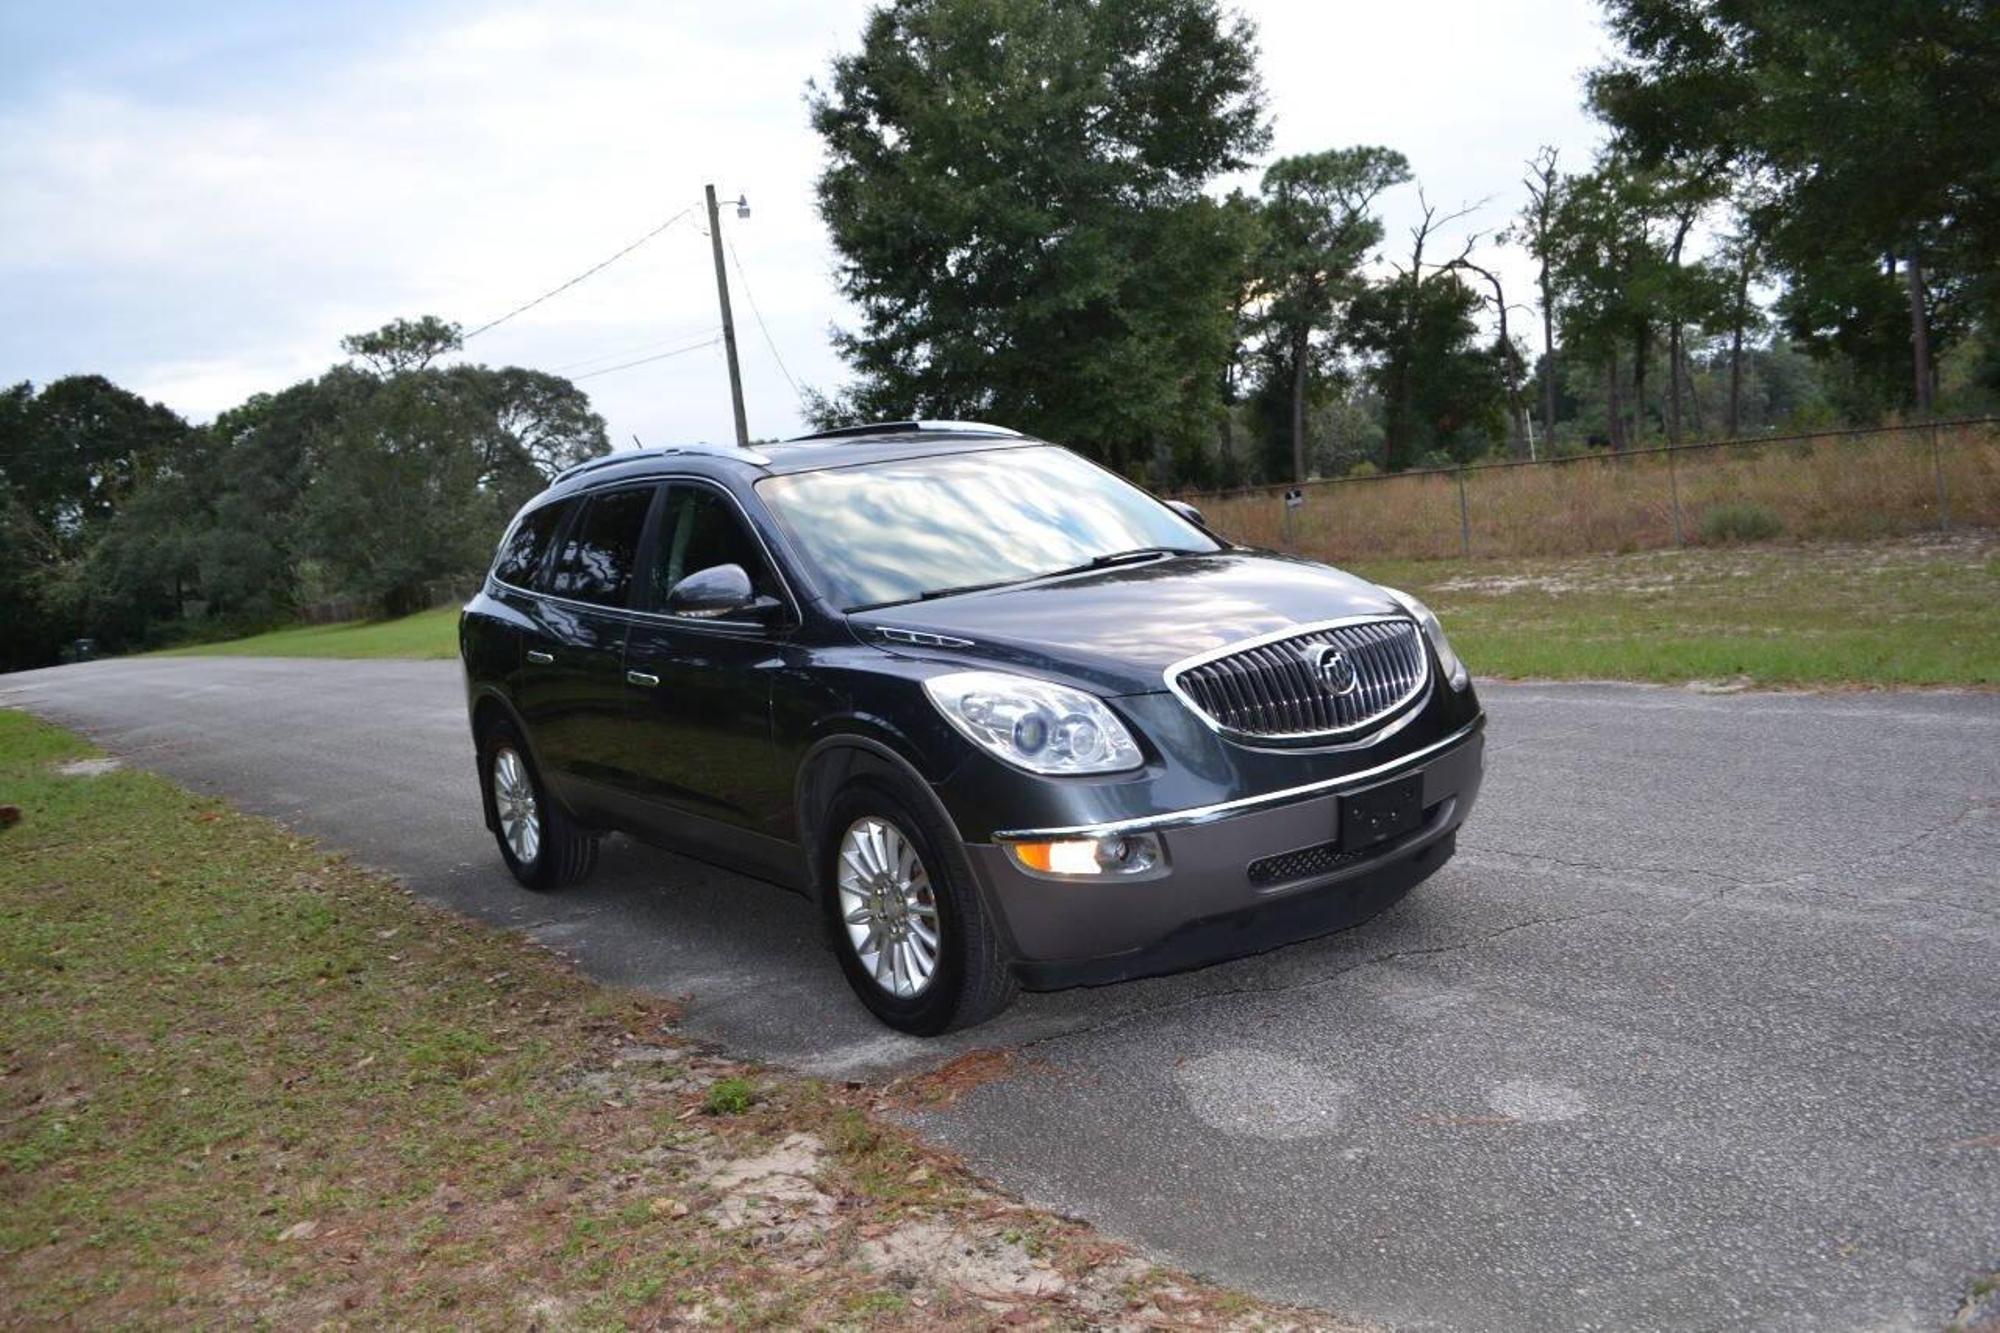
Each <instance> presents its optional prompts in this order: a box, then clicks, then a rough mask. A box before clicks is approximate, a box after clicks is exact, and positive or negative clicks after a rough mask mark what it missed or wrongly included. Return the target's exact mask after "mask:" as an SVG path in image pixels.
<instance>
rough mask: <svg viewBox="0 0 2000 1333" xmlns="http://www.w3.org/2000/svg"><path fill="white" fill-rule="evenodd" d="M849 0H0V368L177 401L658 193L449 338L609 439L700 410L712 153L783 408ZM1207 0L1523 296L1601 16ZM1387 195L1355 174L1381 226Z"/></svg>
mask: <svg viewBox="0 0 2000 1333" xmlns="http://www.w3.org/2000/svg"><path fill="white" fill-rule="evenodd" d="M868 7H869V6H868V4H867V3H866V0H822V2H821V3H804V2H799V3H792V2H789V0H776V2H765V0H740V2H739V3H735V4H715V3H712V2H711V3H704V4H681V3H672V2H662V0H650V2H635V3H619V2H617V0H563V2H562V3H556V2H555V0H515V2H512V3H508V2H506V0H500V2H498V3H495V2H492V0H489V2H488V3H461V2H459V0H417V2H415V3H411V2H409V0H404V3H397V4H389V3H382V2H381V0H344V2H343V3H341V4H338V5H300V4H296V3H277V2H276V0H272V2H269V3H250V2H249V0H76V2H75V3H70V4H65V5H51V4H47V3H43V2H42V0H0V384H11V383H15V382H18V381H20V380H23V379H28V380H33V381H35V382H36V383H45V382H47V381H48V380H51V379H54V378H57V377H59V376H62V375H66V374H72V373H84V372H94V373H99V374H103V375H106V376H108V377H110V378H111V379H112V380H114V381H116V382H117V383H119V384H121V385H124V386H125V387H127V388H130V389H132V390H134V391H136V392H138V393H141V394H143V395H145V396H146V397H148V398H153V399H157V400H159V401H162V402H165V403H166V404H167V405H168V406H170V407H172V408H174V409H175V410H177V411H179V412H181V413H183V414H184V415H186V416H188V417H189V418H191V419H194V420H198V421H200V420H207V419H209V418H211V417H213V416H214V415H215V414H216V413H217V412H218V411H221V410H224V409H226V408H228V407H231V406H233V405H235V404H236V403H239V402H241V401H243V400H244V399H245V398H247V397H248V396H250V395H251V394H253V393H257V392H262V391H275V390H278V389H282V388H284V387H285V386H286V385H288V384H291V383H294V382H296V381H298V380H300V379H305V378H309V377H311V376H314V375H317V374H319V373H320V372H322V371H324V370H325V369H326V368H327V367H328V366H329V365H331V364H333V363H334V362H336V361H338V360H340V359H341V353H340V350H339V345H338V344H339V340H340V338H341V337H342V335H344V334H348V333H354V332H358V331H362V330H367V329H372V328H375V327H378V326H380V325H381V324H383V323H386V322H387V321H389V320H391V319H394V318H397V317H399V316H403V317H415V316H418V315H423V314H435V315H439V316H442V317H444V318H446V319H451V320H456V321H458V322H459V323H460V324H461V325H463V326H464V327H465V328H467V329H473V328H476V327H478V326H479V325H481V324H484V323H486V322H488V321H490V320H492V319H494V318H496V317H498V316H500V315H502V314H505V313H506V312H507V311H509V310H512V309H513V308H515V307H516V306H519V305H521V304H522V303H523V302H526V301H529V300H531V299H533V298H534V297H536V296H538V295H540V294H541V293H543V292H546V291H548V290H549V289H551V288H553V287H555V286H557V285H558V284H560V283H562V282H564V281H566V280H568V279H570V278H572V277H575V276H576V275H577V274H579V273H581V272H583V271H584V270H585V269H588V268H589V267H591V266H592V265H593V264H596V263H597V262H599V261H600V260H603V259H604V258H606V257H607V256H609V255H611V254H613V253H615V252H616V251H618V250H620V249H622V248H623V247H625V246H627V245H629V244H631V243H632V242H633V241H635V240H637V239H638V238H639V237H641V236H643V235H645V234H646V233H648V232H650V231H652V230H653V229H655V228H656V227H659V226H660V225H661V224H662V223H663V222H666V221H668V220H669V219H671V218H674V217H675V216H676V215H679V214H682V213H683V212H685V214H686V215H685V216H684V217H681V218H680V220H679V221H677V222H675V223H674V225H672V226H670V227H668V228H667V229H666V230H665V231H664V232H661V233H660V234H659V235H658V236H656V237H654V238H653V239H651V240H650V241H648V242H646V243H645V244H644V245H642V246H640V247H639V248H638V249H636V250H634V251H633V252H632V253H631V254H630V255H628V256H626V257H625V258H623V259H621V260H619V261H618V262H617V263H615V264H613V265H611V266H610V267H609V268H607V269H605V270H604V271H603V272H602V273H599V274H597V275H595V276H593V277H591V278H589V279H587V280H586V281H584V282H582V283H579V284H578V285H577V286H575V287H574V288H572V289H570V290H568V291H566V292H564V293H562V294H561V295H559V296H556V297H554V298H553V299H551V300H548V301H546V302H544V303H543V304H541V305H538V306H536V307H535V308H534V309H532V310H530V311H528V312H526V313H525V314H522V315H520V316H518V317H516V318H514V319H512V320H509V321H508V322H506V323H504V324H501V325H499V326H498V327H496V328H493V329H492V330H490V331H488V332H486V333H483V334H481V335H479V336H478V337H477V338H475V339H473V340H471V341H470V342H469V343H468V345H467V348H466V356H467V358H468V359H471V360H476V361H483V362H486V363H488V364H494V365H502V364H513V365H523V366H529V367H533V368H536V369H540V370H548V371H555V372H558V373H563V374H567V375H568V376H570V377H571V378H572V379H575V380H577V381H578V383H579V385H580V387H582V388H583V389H585V390H586V391H588V392H589V394H590V395H591V399H592V401H593V403H594V405H595V406H596V408H597V410H598V411H599V412H601V413H603V415H604V416H605V418H606V420H607V422H608V424H609V428H610V432H611V438H612V441H613V443H614V444H615V445H618V446H623V447H629V446H630V445H631V443H632V442H633V440H635V439H637V440H639V441H642V442H643V443H646V444H649V445H650V444H664V443H670V442H685V441H692V440H728V439H730V438H732V426H731V420H730V407H729V394H728V382H727V375H726V370H725V367H724V362H723V359H722V352H721V349H720V347H719V346H717V345H714V344H713V342H712V339H713V338H714V335H715V334H716V332H717V330H718V326H719V323H720V320H719V317H718V312H717V306H716V296H715V285H714V267H713V261H712V259H711V256H710V250H709V244H708V240H707V238H706V234H705V220H704V217H703V211H702V209H701V207H700V205H701V199H702V186H703V185H704V184H707V183H713V184H714V185H715V186H716V187H717V189H718V192H719V193H720V194H721V195H722V196H723V198H724V199H725V200H734V199H735V198H737V197H738V196H739V195H741V196H744V197H747V199H748V201H749V204H750V210H751V212H750V216H749V217H748V218H747V219H739V218H737V217H736V215H735V210H734V209H733V208H731V207H725V208H724V210H723V221H722V232H723V235H724V237H725V238H726V239H727V241H728V243H729V245H730V247H731V249H732V251H733V256H732V260H731V263H730V274H729V276H730V283H731V288H732V295H733V297H734V298H735V306H736V317H737V339H738V345H739V348H740V351H741V356H742V362H743V379H744V391H745V397H746V400H747V403H748V415H749V419H750V431H751V434H752V435H753V436H755V437H766V438H767V437H772V436H782V435H789V434H794V433H797V432H798V431H800V430H802V429H804V428H805V425H804V421H803V416H802V413H801V402H800V398H799V396H798V394H797V393H796V392H795V390H794V383H796V384H797V385H799V386H802V387H805V386H811V387H818V388H820V389H831V388H835V387H837V386H838V385H839V384H840V383H841V382H842V380H843V378H844V375H843V367H842V365H841V362H840V360H839V358H838V357H837V356H836V355H835V354H834V352H833V350H832V348H831V346H830V344H829V339H828V333H829V331H830V330H831V329H833V328H835V327H841V326H845V325H847V324H849V323H851V322H852V321H851V312H850V311H849V310H848V309H847V308H846V307H845V306H844V304H843V302H842V300H841V298H840V295H839V293H838V291H837V289H836V286H835V281H834V264H835V257H834V255H833V252H832V250H831V247H830V246H829V245H828V243H827V238H826V234H825V229H824V228H823V227H822V226H821V224H820V221H819V218H818V216H817V214H816V213H815V211H814V208H813V195H812V190H813V180H814V178H815V176H816V175H817V173H818V171H819V168H820V165H821V153H820V145H819V141H818V139H817V138H816V137H815V136H814V135H813V133H812V130H811V128H810V126H809V125H808V123H807V109H806V102H805V97H806V89H807V83H808V81H809V80H811V79H813V78H815V77H818V78H821V79H822V80H823V79H824V76H825V73H826V70H827V68H828V65H829V62H830V61H831V60H832V58H833V57H834V56H835V55H836V54H837V53H839V52H841V51H844V50H850V49H852V48H853V47H854V46H856V45H857V44H858V39H859V34H860V31H861V25H862V19H863V16H864V15H865V13H866V11H867V9H868ZM1240 8H1241V10H1242V12H1243V13H1245V14H1246V15H1247V16H1248V17H1249V18H1251V19H1252V21H1253V22H1254V23H1255V25H1256V27H1257V30H1258V40H1259V46H1260V48H1261V53H1262V54H1261V60H1260V67H1261V69H1262V73H1263V79H1264V85H1265V92H1266V96H1267V100H1268V105H1269V110H1270V113H1271V117H1272V121H1273V130H1274V137H1273V141H1272V144H1271V148H1270V150H1269V153H1268V155H1267V157H1266V159H1265V160H1268V159H1269V157H1275V156H1282V155H1285V154H1288V153H1296V152H1308V151H1316V150H1319V149H1323V148H1332V147H1338V146H1343V145H1348V144H1358V143H1380V144H1386V145H1388V146H1390V147H1393V148H1396V149H1398V150H1400V151H1401V152H1403V153H1404V154H1405V155H1406V156H1407V157H1408V158H1409V160H1410V163H1411V166H1412V168H1413V170H1414V171H1415V173H1416V175H1417V177H1418V179H1419V180H1420V181H1421V183H1422V185H1423V189H1424V192H1425V194H1426V195H1427V196H1428V198H1429V200H1430V201H1431V203H1432V204H1434V205H1438V206H1440V208H1441V211H1443V212H1447V213H1448V212H1451V211H1455V210H1456V209H1458V208H1459V207H1461V206H1463V205H1466V204H1479V205H1480V207H1479V208H1478V209H1477V210H1476V211H1475V212H1474V213H1473V214H1472V215H1471V216H1470V217H1468V218H1467V219H1466V220H1465V221H1463V222H1461V223H1458V224H1455V225H1454V227H1453V228H1452V230H1451V232H1450V233H1448V235H1449V236H1450V237H1452V238H1453V239H1452V241H1451V242H1450V248H1451V250H1452V251H1453V252H1454V253H1455V252H1456V249H1457V242H1456V238H1459V237H1462V236H1463V235H1465V234H1466V233H1467V232H1477V233H1480V234H1481V236H1482V238H1484V239H1482V241H1481V243H1480V246H1479V249H1478V252H1477V253H1479V254H1480V255H1481V256H1482V257H1483V258H1484V259H1485V260H1486V261H1488V262H1489V264H1492V265H1497V266H1498V267H1499V270H1500V272H1501V273H1502V276H1503V279H1504V280H1505V282H1506V284H1507V287H1508V299H1509V302H1510V304H1511V303H1513V302H1522V303H1526V302H1528V301H1529V299H1530V292H1529V281H1530V277H1531V270H1530V268H1529V266H1528V264H1527V262H1526V261H1525V259H1524V258H1523V257H1522V256H1521V255H1520V254H1519V252H1518V251H1509V250H1504V249H1501V248H1498V247H1496V246H1495V245H1494V244H1493V243H1492V241H1491V240H1490V237H1491V235H1492V233H1494V232H1496V231H1498V230H1499V229H1500V228H1501V227H1503V226H1505V225H1506V223H1507V221H1508V219H1509V218H1510V217H1511V216H1512V214H1513V213H1514V212H1515V210H1516V209H1517V208H1518V207H1519V204H1520V202H1521V198H1522V190H1521V186H1520V177H1521V174H1522V162H1523V160H1524V159H1526V158H1527V157H1528V156H1529V155H1531V154H1532V153H1533V152H1534V151H1535V149H1536V147H1537V146H1538V145H1541V144H1553V145H1556V146H1558V147H1559V148H1560V149H1561V150H1562V153H1563V157H1564V161H1565V162H1566V163H1568V164H1571V165H1574V166H1579V167H1580V166H1582V165H1583V164H1584V163H1585V162H1587V160H1588V159H1589V157H1590V154H1591V152H1592V150H1593V148H1594V146H1595V145H1596V144H1597V143H1598V142H1599V141H1600V139H1601V134H1600V132H1599V130H1598V129H1597V127H1596V126H1595V125H1594V124H1593V123H1592V122H1591V121H1590V120H1589V118H1588V117H1587V116H1586V115H1585V114H1584V113H1583V111H1582V110H1581V107H1580V101H1581V80H1582V76H1583V72H1584V71H1585V70H1586V69H1587V68H1589V67H1590V66H1591V65H1594V64H1596V63H1599V62H1600V61H1601V60H1602V59H1603V58H1604V57H1605V55H1606V54H1608V52H1609V50H1610V44H1609V41H1608V39H1607V38H1606V36H1605V34H1604V33H1603V30H1602V28H1601V26H1600V22H1599V17H1598V11H1597V9H1596V6H1595V4H1594V3H1592V0H1508V3H1504V4H1496V3H1493V0H1430V2H1425V0H1411V2H1410V3H1404V4H1399V5H1383V4H1353V3H1338V2H1337V0H1320V2H1318V3H1310V2H1308V3H1300V2H1298V0H1257V2H1252V3H1244V4H1242V5H1241V6H1240ZM1255 174H1256V173H1255V171H1254V170H1253V171H1251V172H1248V173H1245V174H1244V176H1243V177H1242V179H1241V181H1240V182H1236V181H1225V182H1222V183H1221V184H1223V185H1228V184H1232V183H1243V184H1246V185H1250V184H1254V180H1255ZM1417 199H1418V195H1417V191H1416V189H1415V188H1414V187H1407V186H1406V187H1403V188H1401V189H1398V190H1396V191H1394V192H1392V193H1391V194H1389V195H1388V196H1385V198H1384V201H1383V208H1382V216H1383V220H1384V222H1385V224H1386V226H1387V228H1388V237H1387V240H1386V241H1385V249H1387V250H1390V251H1398V250H1401V249H1403V248H1405V247H1406V246H1407V229H1408V227H1409V226H1410V225H1411V223H1412V222H1413V221H1414V218H1415V215H1416V209H1417ZM1482 201H1484V202H1483V203H1482ZM1517 293H1518V294H1517ZM661 353H672V355H667V356H664V357H660V354H661ZM647 358H659V359H647ZM635 361H638V362H642V364H637V365H630V364H628V363H631V362H635ZM1003 424H1004V423H1003Z"/></svg>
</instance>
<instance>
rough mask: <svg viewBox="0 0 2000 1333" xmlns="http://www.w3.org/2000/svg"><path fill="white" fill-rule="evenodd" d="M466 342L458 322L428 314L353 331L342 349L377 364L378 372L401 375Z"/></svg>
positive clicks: (379, 373) (373, 365)
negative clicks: (461, 336) (450, 321)
mask: <svg viewBox="0 0 2000 1333" xmlns="http://www.w3.org/2000/svg"><path fill="white" fill-rule="evenodd" d="M462 346H464V340H463V339H461V338H460V337H459V334H458V325H456V324H452V323H448V322H446V321H445V320H442V319H439V318H438V317H437V316H436V315H425V316H423V317H422V318H420V319H414V320H411V319H397V320H391V321H390V322H389V323H387V324H384V325H383V326H382V327H381V328H379V329H376V330H374V331H372V332H369V333H353V334H349V335H348V336H347V337H345V338H342V339H341V340H340V350H341V351H343V352H345V353H347V354H348V355H349V356H358V357H360V358H361V359H362V360H363V361H366V362H367V363H368V364H369V365H370V366H372V367H374V370H375V373H376V374H378V375H401V374H403V373H405V372H407V371H412V370H423V369H425V368H426V367H428V366H429V365H430V363H431V362H433V361H435V360H437V359H438V358H439V357H441V356H443V355H445V354H446V353H448V352H456V351H457V350H459V348H460V347H462Z"/></svg>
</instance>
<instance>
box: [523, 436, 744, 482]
mask: <svg viewBox="0 0 2000 1333" xmlns="http://www.w3.org/2000/svg"><path fill="white" fill-rule="evenodd" d="M674 454H700V455H702V456H704V457H708V458H740V459H742V460H743V461H744V462H746V463H757V464H764V463H768V462H770V461H771V460H770V459H768V458H766V457H765V456H764V455H763V454H760V453H758V452H757V451H756V450H755V449H739V448H738V447H737V446H735V445H733V444H656V445H652V446H650V447H648V448H644V449H613V450H612V451H611V452H610V453H608V454H603V455H601V456H599V457H597V458H587V459H585V460H584V461H583V462H581V463H574V464H571V465H570V466H569V467H566V468H564V469H563V470H562V471H560V472H558V473H556V475H555V476H554V477H553V478H551V479H550V481H549V485H551V486H553V485H555V484H556V482H559V481H567V480H568V479H569V478H571V477H580V476H582V475H583V474H584V473H586V472H595V471H596V470H597V469H598V468H601V467H611V466H614V465H615V464H618V463H630V462H632V461H633V460H634V459H639V458H667V457H670V456H672V455H674Z"/></svg>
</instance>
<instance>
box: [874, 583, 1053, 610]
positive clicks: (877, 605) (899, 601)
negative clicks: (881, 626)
mask: <svg viewBox="0 0 2000 1333" xmlns="http://www.w3.org/2000/svg"><path fill="white" fill-rule="evenodd" d="M1039 577H1040V575H1036V574H1025V575H1023V576H1021V577H1020V578H1017V579H994V580H993V581H992V582H990V583H960V584H956V585H954V586H952V587H949V588H930V589H927V590H926V591H924V592H920V593H917V594H915V595H913V596H910V597H894V598H891V599H890V600H888V601H886V602H868V603H866V604H864V605H862V606H850V607H848V608H847V613H848V614H849V615H855V614H858V613H859V612H862V611H880V610H883V609H884V608H885V607H891V606H908V605H909V604H910V603H911V602H929V601H935V600H936V599H938V598H940V597H956V596H958V595H959V594H960V593H962V592H985V591H986V590H987V589H988V588H1004V587H1006V586H1007V585H1008V584H1010V583H1025V582H1027V580H1028V579H1031V578H1039Z"/></svg>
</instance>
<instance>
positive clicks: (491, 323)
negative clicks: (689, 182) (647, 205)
mask: <svg viewBox="0 0 2000 1333" xmlns="http://www.w3.org/2000/svg"><path fill="white" fill-rule="evenodd" d="M692 212H694V208H693V206H692V205H690V206H689V207H687V208H683V209H682V210H681V211H680V212H678V213H676V214H674V215H673V216H672V217H670V218H668V219H667V220H666V221H665V222H662V223H661V224H660V225H659V226H657V227H655V228H653V229H652V230H651V231H649V232H647V233H646V234H645V235H644V236H641V237H640V238H639V239H638V240H636V241H634V242H632V244H630V245H628V246H626V247H625V248H624V249H623V250H620V251H619V252H618V253H617V254H615V255H613V256H611V257H610V258H609V259H606V260H604V261H603V262H601V263H597V264H593V265H591V266H590V267H589V268H587V269H585V270H584V271H583V272H581V273H579V274H577V275H576V276H575V277H573V278H571V279H570V280H569V281H568V282H565V283H564V284H563V285H562V286H560V287H552V288H550V289H549V290H548V291H546V292H543V293H542V294H541V295H540V296H537V297H536V298H535V299H534V300H532V301H529V302H527V303H526V304H524V305H517V306H515V307H514V308H513V309H512V310H509V311H508V312H507V313H506V314H504V315H502V316H500V318H498V319H493V320H488V321H487V322H486V323H484V324H481V325H480V326H479V327H478V328H476V329H474V330H473V331H472V332H470V333H468V334H466V335H465V336H464V337H463V338H461V339H459V341H460V342H462V343H469V342H471V341H472V340H473V339H474V338H477V337H478V336H479V335H480V334H482V333H484V332H486V331H487V330H488V329H492V328H498V327H499V326H500V325H502V324H505V323H506V322H507V321H508V320H510V319H512V318H514V316H516V315H519V314H524V313H526V312H527V311H530V310H533V309H534V308H535V307H536V306H538V305H540V304H541V303H542V302H544V301H546V300H548V299H549V298H550V297H552V296H560V295H562V293H564V292H566V291H568V290H569V289H570V288H572V287H574V286H576V285H577V284H578V283H579V282H582V281H583V280H584V279H585V278H588V277H590V276H591V275H592V274H594V273H601V272H603V271H604V270H605V269H607V268H610V267H611V266H612V265H613V264H615V263H617V262H618V261H619V260H621V259H623V258H624V257H625V256H626V255H629V254H631V253H632V252H633V251H634V250H637V249H638V248H639V247H640V246H642V245H644V244H645V243H646V242H647V241H650V240H652V239H653V238H654V237H655V236H658V235H659V234H660V233H661V232H663V231H665V230H666V229H667V228H669V227H671V226H673V225H674V224H675V223H676V222H679V221H680V220H681V219H682V218H684V217H686V216H687V215H688V214H690V213H692Z"/></svg>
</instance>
